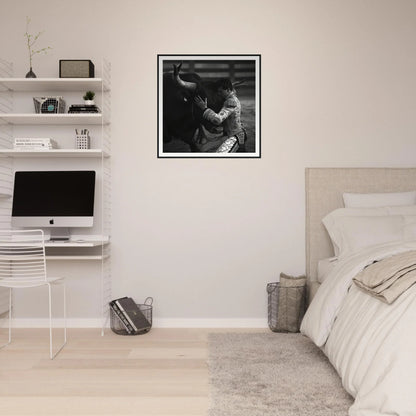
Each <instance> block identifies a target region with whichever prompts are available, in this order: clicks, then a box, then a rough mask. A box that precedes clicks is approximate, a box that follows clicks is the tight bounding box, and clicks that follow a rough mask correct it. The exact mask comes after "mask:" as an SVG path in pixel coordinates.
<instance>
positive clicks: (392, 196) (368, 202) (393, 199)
mask: <svg viewBox="0 0 416 416" xmlns="http://www.w3.org/2000/svg"><path fill="white" fill-rule="evenodd" d="M342 197H343V199H344V205H345V208H375V207H388V206H390V207H395V206H403V205H415V204H416V191H410V192H390V193H377V194H352V193H344V194H343V195H342Z"/></svg>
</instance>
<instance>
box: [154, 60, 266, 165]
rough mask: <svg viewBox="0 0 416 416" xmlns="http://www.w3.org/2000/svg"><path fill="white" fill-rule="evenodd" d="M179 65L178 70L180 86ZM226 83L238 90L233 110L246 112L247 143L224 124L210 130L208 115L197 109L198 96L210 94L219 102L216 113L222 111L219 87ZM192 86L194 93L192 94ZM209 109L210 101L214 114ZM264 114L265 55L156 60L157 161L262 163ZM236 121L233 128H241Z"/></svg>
mask: <svg viewBox="0 0 416 416" xmlns="http://www.w3.org/2000/svg"><path fill="white" fill-rule="evenodd" d="M174 65H175V66H176V67H177V68H179V71H178V73H179V77H180V83H178V81H177V77H175V75H174ZM195 74H196V77H195ZM198 76H199V79H198ZM224 78H225V79H230V81H231V82H232V84H233V86H234V88H235V93H234V95H233V97H234V98H233V99H232V101H233V102H232V104H233V105H234V104H236V105H237V107H238V108H239V109H240V108H241V122H242V123H241V124H242V126H243V127H244V130H245V131H246V135H245V138H244V136H243V135H242V134H241V133H240V134H237V135H234V136H231V135H230V137H228V136H229V135H228V134H227V133H226V128H227V127H226V126H225V123H223V125H220V126H218V127H217V126H208V127H207V128H206V125H205V123H206V121H205V120H204V118H205V117H202V113H203V111H202V110H201V109H200V108H198V107H196V106H195V103H194V96H195V95H201V96H204V95H205V93H206V96H207V97H211V96H214V101H213V104H212V110H213V111H215V112H218V111H220V110H221V101H218V94H217V93H215V89H216V85H217V84H216V82H219V81H218V80H219V79H224ZM182 80H183V81H185V83H182V82H181V81H182ZM188 80H189V81H190V82H191V84H192V87H193V88H194V90H190V89H188V86H189V85H190V84H187V82H188ZM192 81H195V82H192ZM195 89H196V92H195ZM201 91H202V93H201ZM215 97H216V98H215ZM178 100H179V101H178ZM223 102H224V100H223ZM210 103H211V100H210V98H208V107H209V108H211V107H210ZM260 110H261V55H260V54H202V55H193V54H181V55H180V54H158V55H157V157H158V158H237V159H238V158H261V117H260ZM201 119H202V120H203V122H202V123H201ZM236 120H237V117H235V120H231V118H230V121H228V123H234V121H235V123H236V124H235V125H237V126H239V125H241V124H239V123H238V121H236ZM202 124H204V125H203V126H202ZM208 124H209V123H208ZM233 126H234V124H233ZM223 127H224V129H223ZM195 128H196V129H195ZM194 129H195V131H194ZM234 131H237V130H234ZM193 132H194V133H193ZM227 139H229V140H227Z"/></svg>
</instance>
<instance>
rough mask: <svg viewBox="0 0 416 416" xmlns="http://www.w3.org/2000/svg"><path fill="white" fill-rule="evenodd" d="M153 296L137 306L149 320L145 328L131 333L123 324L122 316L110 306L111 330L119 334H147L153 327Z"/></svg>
mask: <svg viewBox="0 0 416 416" xmlns="http://www.w3.org/2000/svg"><path fill="white" fill-rule="evenodd" d="M152 304H153V298H151V297H148V298H146V300H145V301H144V303H137V307H138V308H139V309H140V311H141V312H142V313H143V315H144V317H145V318H146V320H147V321H148V322H149V326H148V327H146V328H145V329H143V330H141V331H138V332H134V333H129V332H128V331H127V329H126V327H125V325H124V324H123V321H122V320H121V318H120V317H119V316H118V315H117V313H116V312H115V311H114V310H113V309H112V308H111V307H110V328H111V330H112V331H113V332H114V333H115V334H117V335H142V334H146V333H147V332H149V331H150V329H151V328H152V315H153V306H152Z"/></svg>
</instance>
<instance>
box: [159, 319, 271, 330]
mask: <svg viewBox="0 0 416 416" xmlns="http://www.w3.org/2000/svg"><path fill="white" fill-rule="evenodd" d="M154 327H155V328H267V320H266V319H259V318H245V319H227V318H224V319H221V318H219V319H202V318H201V319H197V318H195V319H186V318H184V319H181V318H160V319H155V320H154Z"/></svg>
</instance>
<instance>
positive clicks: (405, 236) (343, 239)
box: [322, 206, 416, 256]
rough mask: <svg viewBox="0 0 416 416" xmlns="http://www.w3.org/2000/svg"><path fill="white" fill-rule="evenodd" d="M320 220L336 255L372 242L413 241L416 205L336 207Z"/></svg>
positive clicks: (415, 233)
mask: <svg viewBox="0 0 416 416" xmlns="http://www.w3.org/2000/svg"><path fill="white" fill-rule="evenodd" d="M354 218H355V219H354ZM322 222H323V224H324V226H325V228H326V229H327V231H328V234H329V236H330V238H331V241H332V244H333V246H334V252H335V255H336V256H343V255H345V254H349V253H351V252H355V251H359V250H360V249H362V248H364V247H367V246H371V245H375V244H382V243H387V242H393V241H411V240H416V206H406V207H405V206H403V207H383V208H339V209H336V210H335V211H332V212H331V213H329V214H328V215H327V216H326V217H325V218H324V219H323V220H322Z"/></svg>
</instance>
